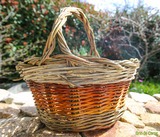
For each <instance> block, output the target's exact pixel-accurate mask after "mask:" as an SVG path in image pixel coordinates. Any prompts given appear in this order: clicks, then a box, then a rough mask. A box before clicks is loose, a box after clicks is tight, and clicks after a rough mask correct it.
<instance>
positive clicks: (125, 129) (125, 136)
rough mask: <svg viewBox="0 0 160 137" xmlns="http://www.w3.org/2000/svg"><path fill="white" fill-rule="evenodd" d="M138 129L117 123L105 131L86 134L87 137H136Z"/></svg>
mask: <svg viewBox="0 0 160 137" xmlns="http://www.w3.org/2000/svg"><path fill="white" fill-rule="evenodd" d="M135 133H136V128H135V127H134V126H133V125H131V124H128V123H124V122H120V121H118V122H116V124H115V125H114V126H113V127H112V128H110V129H108V130H107V129H105V130H97V131H89V132H85V133H84V135H85V136H86V137H135Z"/></svg>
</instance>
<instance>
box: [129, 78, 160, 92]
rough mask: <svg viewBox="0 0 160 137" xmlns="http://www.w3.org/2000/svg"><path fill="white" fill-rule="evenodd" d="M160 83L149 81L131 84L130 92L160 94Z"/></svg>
mask: <svg viewBox="0 0 160 137" xmlns="http://www.w3.org/2000/svg"><path fill="white" fill-rule="evenodd" d="M159 83H160V82H159V81H154V80H149V81H142V80H139V81H135V82H133V83H132V84H131V86H130V90H129V91H132V92H138V93H146V94H150V95H153V94H159V93H160V84H159Z"/></svg>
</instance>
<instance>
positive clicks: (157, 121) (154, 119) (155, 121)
mask: <svg viewBox="0 0 160 137" xmlns="http://www.w3.org/2000/svg"><path fill="white" fill-rule="evenodd" d="M141 119H142V121H143V123H144V124H145V125H146V126H151V127H154V128H156V129H157V130H160V115H159V114H152V113H145V114H143V115H141Z"/></svg>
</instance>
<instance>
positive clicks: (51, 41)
mask: <svg viewBox="0 0 160 137" xmlns="http://www.w3.org/2000/svg"><path fill="white" fill-rule="evenodd" d="M71 15H75V16H76V17H77V18H78V19H79V20H80V21H81V22H83V24H84V28H85V31H86V33H87V36H88V40H89V43H90V46H91V49H90V55H94V56H96V57H100V55H99V53H98V51H97V49H96V44H95V41H94V35H93V30H92V28H91V27H90V24H89V21H88V19H87V17H86V16H85V14H84V13H83V11H82V10H81V9H80V8H76V7H66V8H63V9H62V12H61V14H60V15H59V17H58V18H57V19H56V21H55V23H54V25H53V29H52V31H51V33H50V34H49V37H48V39H47V42H46V45H45V48H44V50H43V55H42V59H41V61H40V64H42V63H43V62H44V61H45V60H46V59H47V58H49V56H50V55H51V53H52V52H53V51H54V49H55V45H56V37H57V40H58V43H59V47H60V49H61V51H62V52H63V53H64V54H66V55H70V56H72V58H75V59H77V60H79V61H82V62H88V61H87V60H85V59H82V58H80V57H78V56H75V55H73V54H72V53H71V51H70V49H69V47H68V45H67V43H66V41H65V38H64V36H63V34H62V26H63V25H64V24H65V22H66V21H67V17H68V16H71Z"/></svg>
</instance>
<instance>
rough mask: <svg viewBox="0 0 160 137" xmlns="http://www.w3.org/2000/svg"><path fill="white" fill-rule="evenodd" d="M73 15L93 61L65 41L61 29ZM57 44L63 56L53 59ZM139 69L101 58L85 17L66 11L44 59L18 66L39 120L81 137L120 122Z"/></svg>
mask: <svg viewBox="0 0 160 137" xmlns="http://www.w3.org/2000/svg"><path fill="white" fill-rule="evenodd" d="M71 15H75V16H76V17H77V18H78V19H79V20H80V21H82V22H83V24H84V28H85V30H86V33H87V36H88V40H89V43H90V46H91V50H90V52H89V56H85V57H79V56H75V55H74V54H72V53H71V51H70V49H69V47H68V45H67V42H66V41H65V38H64V36H63V34H62V26H63V25H64V24H65V22H66V20H67V17H68V16H71ZM56 39H57V40H58V44H59V47H60V49H61V51H62V53H63V54H59V55H54V56H51V54H52V52H53V51H54V49H55V45H56ZM138 67H139V61H138V60H137V59H130V60H122V61H119V60H115V61H112V60H109V59H106V58H100V56H99V53H98V52H97V50H96V45H95V42H94V35H93V31H92V29H91V27H90V25H89V22H88V20H87V18H86V16H85V15H84V13H83V12H82V10H81V9H79V8H74V7H67V8H64V9H63V10H62V12H61V14H60V15H59V17H58V18H57V20H56V21H55V23H54V25H53V29H52V31H51V33H50V35H49V37H48V40H47V42H46V46H45V48H44V51H43V55H42V57H32V58H29V59H26V60H25V61H24V62H20V63H19V64H18V65H17V70H19V72H20V74H21V77H23V79H24V80H25V81H26V82H27V83H28V85H29V87H30V89H31V91H32V93H33V96H34V99H35V104H36V107H37V110H38V112H39V116H40V119H41V121H42V122H43V123H45V124H46V126H48V127H49V128H50V129H53V130H57V131H74V132H79V131H88V130H94V129H102V128H108V127H110V126H112V125H113V124H114V123H115V122H116V121H117V120H118V119H119V118H120V116H121V115H122V114H123V112H124V110H125V109H124V105H125V96H126V94H127V91H128V88H129V85H130V82H131V80H132V79H134V75H135V74H136V70H137V68H138Z"/></svg>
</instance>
